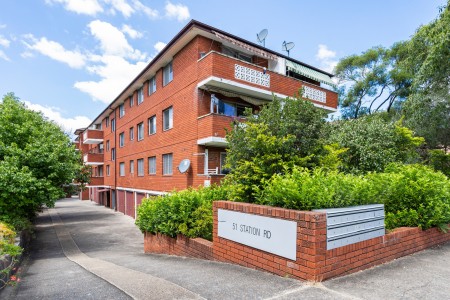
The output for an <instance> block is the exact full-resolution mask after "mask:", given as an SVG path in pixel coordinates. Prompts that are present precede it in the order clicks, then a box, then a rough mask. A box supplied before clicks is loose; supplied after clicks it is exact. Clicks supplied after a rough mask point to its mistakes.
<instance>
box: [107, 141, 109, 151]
mask: <svg viewBox="0 0 450 300" xmlns="http://www.w3.org/2000/svg"><path fill="white" fill-rule="evenodd" d="M106 151H109V140H107V141H106Z"/></svg>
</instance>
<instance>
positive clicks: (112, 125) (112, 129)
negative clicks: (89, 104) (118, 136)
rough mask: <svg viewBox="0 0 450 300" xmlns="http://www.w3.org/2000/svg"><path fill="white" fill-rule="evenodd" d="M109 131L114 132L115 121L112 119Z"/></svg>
mask: <svg viewBox="0 0 450 300" xmlns="http://www.w3.org/2000/svg"><path fill="white" fill-rule="evenodd" d="M111 131H112V132H113V131H116V119H115V118H112V119H111Z"/></svg>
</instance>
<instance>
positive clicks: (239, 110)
mask: <svg viewBox="0 0 450 300" xmlns="http://www.w3.org/2000/svg"><path fill="white" fill-rule="evenodd" d="M246 108H249V107H248V106H244V105H241V104H234V103H229V102H224V101H222V100H219V103H218V113H219V114H221V115H225V116H231V117H241V116H243V115H244V112H245V109H246Z"/></svg>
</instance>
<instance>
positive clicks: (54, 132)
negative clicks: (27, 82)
mask: <svg viewBox="0 0 450 300" xmlns="http://www.w3.org/2000/svg"><path fill="white" fill-rule="evenodd" d="M78 159H79V154H78V153H77V152H76V151H75V149H74V147H73V146H72V145H71V142H70V139H69V137H68V136H67V135H65V134H64V133H63V132H62V131H61V129H60V128H59V127H58V126H57V125H56V124H54V123H52V122H50V121H48V120H46V119H45V118H44V117H43V116H42V114H41V113H38V112H34V111H31V110H29V109H27V108H26V107H25V105H24V104H23V103H21V102H20V101H19V100H18V98H16V97H15V96H14V94H8V95H6V96H5V97H4V98H3V101H2V102H1V103H0V220H4V221H7V222H8V223H10V224H18V225H20V224H26V221H24V220H26V219H31V218H33V217H34V215H35V213H36V212H37V211H38V210H39V209H40V208H41V207H42V206H43V205H47V206H49V207H52V206H53V205H54V201H55V200H56V199H59V198H61V197H62V196H64V191H63V185H64V184H66V183H70V182H71V181H72V179H73V177H74V173H75V171H76V170H77V168H78V167H79V165H78ZM17 229H22V228H17Z"/></svg>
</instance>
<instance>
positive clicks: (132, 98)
mask: <svg viewBox="0 0 450 300" xmlns="http://www.w3.org/2000/svg"><path fill="white" fill-rule="evenodd" d="M128 102H129V103H130V107H133V105H134V97H133V95H131V96H130V98H129V99H128Z"/></svg>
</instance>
